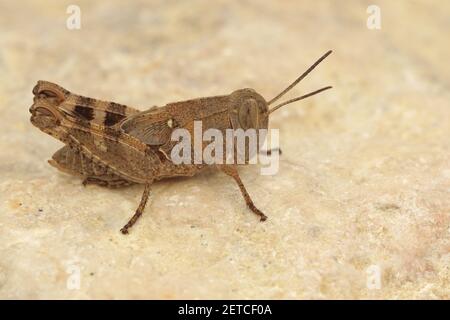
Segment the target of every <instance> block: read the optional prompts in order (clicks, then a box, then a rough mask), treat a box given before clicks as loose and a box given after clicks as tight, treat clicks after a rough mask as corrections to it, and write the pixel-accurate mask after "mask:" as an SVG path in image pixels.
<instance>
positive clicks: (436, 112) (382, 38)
mask: <svg viewBox="0 0 450 320" xmlns="http://www.w3.org/2000/svg"><path fill="white" fill-rule="evenodd" d="M74 5H75V6H74ZM449 16H450V5H449V4H448V3H447V2H445V1H406V0H405V1H395V2H394V1H381V0H377V1H345V2H338V1H298V0H297V1H275V0H274V1H250V0H245V1H127V2H124V1H76V2H74V1H6V0H0V30H1V31H0V111H1V113H2V116H1V117H0V176H1V179H0V200H1V202H0V243H1V244H0V297H1V298H33V299H37V298H254V299H255V298H256V299H257V298H275V299H284V298H290V299H299V298H308V299H311V298H425V299H434V298H447V299H448V298H449V295H448V293H449V265H450V255H449V252H450V244H449V221H450V200H449V199H450V197H449V194H450V166H449V164H450V161H449V151H450V142H449V136H450V106H449V100H450V94H449V87H450V85H449V84H450V83H449V82H450V65H449V64H448V63H447V60H448V57H449V56H450V45H449V42H448V33H449V31H450V20H449V19H448V18H449ZM329 49H332V50H333V51H334V53H333V54H332V55H331V56H330V57H329V58H328V59H327V60H326V61H325V62H324V63H322V64H321V65H320V66H319V67H318V68H317V69H316V70H314V72H313V73H312V74H310V75H309V76H308V78H306V79H305V80H304V81H303V82H302V83H301V84H300V85H298V86H297V87H296V88H295V89H294V90H292V91H291V92H290V94H289V96H288V97H295V96H298V95H300V94H302V93H306V92H309V91H312V90H314V89H317V88H319V87H322V86H326V85H332V86H333V87H334V88H333V89H332V90H330V91H327V92H326V93H323V94H321V95H319V96H316V97H313V98H311V99H308V100H305V101H303V102H300V103H296V104H293V105H290V106H289V107H285V108H283V109H282V110H280V111H279V112H277V113H275V114H274V116H273V117H272V118H271V123H270V127H271V128H278V129H280V147H281V148H282V150H283V155H282V158H281V163H280V172H279V173H278V174H277V175H276V176H269V177H263V176H260V175H259V170H258V168H253V167H249V168H245V169H243V170H242V173H241V176H242V179H243V181H244V183H245V184H246V186H247V189H248V190H249V193H250V194H251V195H252V197H253V199H254V201H255V203H256V205H257V206H258V207H259V208H261V209H262V210H263V211H264V212H265V213H266V214H267V215H268V216H269V220H268V221H267V222H266V223H264V224H260V223H259V222H257V220H256V219H255V217H253V216H252V214H251V213H250V212H249V211H248V210H247V209H246V208H245V204H244V202H243V201H241V199H240V198H239V197H240V195H239V191H238V189H237V187H236V186H235V185H234V183H233V181H231V180H230V179H229V178H227V177H225V176H223V175H221V174H206V175H201V176H199V177H195V178H193V179H186V180H183V179H182V180H180V181H176V182H172V181H168V182H161V183H158V184H157V185H155V188H154V189H153V192H152V197H151V199H150V205H148V206H147V209H146V212H145V214H144V218H143V219H141V221H140V222H139V223H138V225H136V227H135V229H134V230H133V232H132V234H131V235H130V236H128V237H124V236H122V235H121V234H120V233H119V231H118V230H119V229H120V227H121V226H122V225H123V224H124V222H126V221H127V219H128V217H129V216H130V214H131V213H132V212H133V210H134V209H135V207H136V205H137V203H138V200H139V197H140V194H141V192H142V190H141V188H140V187H139V186H136V187H132V188H127V189H124V190H105V189H103V188H100V187H96V186H89V187H88V188H83V187H82V186H81V183H80V181H79V179H76V178H73V177H68V176H65V175H63V174H61V173H59V172H57V171H56V170H54V168H52V167H50V166H49V165H48V164H47V162H46V160H47V159H49V158H50V157H51V155H52V154H53V153H54V152H55V151H56V150H57V149H58V148H59V147H60V146H61V143H60V142H58V141H55V140H53V139H52V138H51V137H50V136H46V135H44V134H43V133H42V132H40V131H39V130H38V129H36V128H34V127H33V126H32V125H31V124H30V123H29V112H28V108H29V107H30V105H31V104H32V94H31V90H32V88H33V86H34V85H35V83H36V82H37V81H38V80H47V81H51V82H55V83H58V84H60V85H61V86H63V87H65V88H66V89H68V90H70V91H72V92H75V93H78V94H82V95H85V96H90V97H94V98H98V99H103V100H110V101H115V102H119V103H123V104H127V105H130V106H135V107H137V108H139V109H141V110H145V109H146V108H149V107H151V106H154V105H158V106H162V105H164V104H166V103H169V102H174V101H178V100H187V99H191V98H195V97H201V96H211V95H221V94H228V93H231V92H232V91H234V90H236V89H239V88H245V87H250V88H254V89H255V90H256V91H257V92H259V93H260V94H262V95H263V96H264V97H265V98H266V99H270V98H272V97H273V96H274V95H276V94H277V93H278V92H280V91H281V90H282V89H283V88H285V87H286V86H287V85H288V84H289V83H290V82H292V81H293V80H294V79H295V78H296V77H297V76H298V75H299V74H300V73H301V72H303V71H304V70H305V69H306V68H307V67H308V66H309V65H310V64H311V63H312V62H314V61H315V60H316V59H317V58H318V57H319V56H321V55H322V54H323V53H325V52H326V51H327V50H329ZM286 98H287V97H286ZM74 270H75V271H74ZM74 275H75V280H74V278H73V277H72V276H74ZM77 279H78V280H79V281H78V280H77ZM73 281H75V282H73ZM77 281H78V282H77ZM71 283H72V284H73V283H75V285H74V287H73V286H72V285H71ZM77 283H78V286H77ZM118 288H120V290H118Z"/></svg>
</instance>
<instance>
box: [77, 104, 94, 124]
mask: <svg viewBox="0 0 450 320" xmlns="http://www.w3.org/2000/svg"><path fill="white" fill-rule="evenodd" d="M74 111H75V113H76V114H78V115H79V116H81V117H83V118H84V119H85V120H88V121H90V120H92V119H94V110H93V109H92V108H91V107H85V106H80V105H76V106H75V110H74Z"/></svg>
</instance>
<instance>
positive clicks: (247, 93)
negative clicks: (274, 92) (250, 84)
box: [230, 89, 269, 130]
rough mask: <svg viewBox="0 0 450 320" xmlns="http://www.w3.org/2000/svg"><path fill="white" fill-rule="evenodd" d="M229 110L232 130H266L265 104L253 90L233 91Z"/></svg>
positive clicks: (266, 108) (266, 109)
mask: <svg viewBox="0 0 450 320" xmlns="http://www.w3.org/2000/svg"><path fill="white" fill-rule="evenodd" d="M230 109H231V110H230V115H231V116H230V117H231V119H230V120H231V123H232V125H233V128H234V129H238V128H241V129H243V130H247V129H267V126H268V123H269V121H268V120H269V119H268V117H267V116H266V114H267V111H268V107H267V102H266V100H265V99H264V98H263V97H262V96H261V95H260V94H258V93H257V92H256V91H255V90H253V89H241V90H236V91H234V92H233V93H232V94H231V95H230Z"/></svg>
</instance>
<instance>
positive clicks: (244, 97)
mask: <svg viewBox="0 0 450 320" xmlns="http://www.w3.org/2000/svg"><path fill="white" fill-rule="evenodd" d="M329 54H331V50H330V51H328V52H327V53H326V54H324V55H323V56H322V57H321V58H320V59H318V60H317V61H316V62H315V63H314V64H313V65H312V66H311V67H309V68H308V69H307V70H306V71H305V72H304V73H303V74H302V75H301V76H300V77H298V78H297V79H296V80H295V81H294V82H293V83H291V84H290V85H289V86H288V87H287V88H286V89H285V90H283V91H282V92H281V93H279V94H278V95H277V96H276V97H274V98H273V99H271V100H269V101H266V100H265V99H264V98H263V97H262V96H261V95H260V94H258V93H257V92H256V91H255V90H253V89H240V90H236V91H234V92H233V93H231V94H229V95H222V96H214V97H206V98H197V99H192V100H187V101H181V102H175V103H168V104H166V105H165V106H163V107H153V108H150V109H148V110H146V111H139V110H138V109H135V108H132V107H129V106H126V105H123V104H118V103H115V102H108V101H101V100H97V99H92V98H88V97H84V96H81V95H76V94H73V93H71V92H69V91H67V90H66V89H64V88H62V87H60V86H58V85H56V84H54V83H50V82H47V81H38V83H37V85H36V86H35V87H34V88H33V94H34V98H33V105H32V106H31V107H30V113H31V119H30V121H31V123H32V124H33V125H34V126H36V127H38V128H39V129H40V130H42V131H43V132H45V133H47V134H49V135H51V136H53V137H54V138H56V139H58V140H60V141H62V142H63V143H64V144H65V146H64V147H62V148H61V149H59V150H58V151H57V152H56V153H55V154H54V155H53V156H52V159H51V160H49V164H50V165H52V166H54V167H56V168H57V169H59V170H61V171H63V172H66V173H69V174H72V175H76V176H80V177H82V178H83V184H84V185H87V184H96V185H100V186H104V187H110V188H117V187H124V186H129V185H132V184H143V185H144V186H145V187H144V192H143V194H142V197H141V201H140V203H139V206H138V208H137V209H136V211H135V213H134V215H133V216H132V217H131V219H130V220H129V221H128V223H127V224H126V225H125V226H124V227H123V228H122V229H121V230H120V231H121V232H122V233H123V234H127V233H128V230H129V228H131V227H132V226H133V225H134V224H135V223H136V221H137V220H138V219H139V217H140V216H141V215H142V213H143V211H144V208H145V205H146V203H147V200H148V197H149V194H150V189H151V185H152V184H153V183H154V182H155V181H158V180H161V179H165V178H170V177H176V176H194V175H195V174H197V173H199V172H201V171H203V170H204V169H206V168H207V167H211V165H210V164H206V163H200V164H174V163H173V161H172V160H171V157H170V154H171V150H172V148H173V147H174V141H172V140H171V133H172V132H173V130H174V129H176V128H184V129H187V130H188V131H189V132H191V133H192V131H193V126H194V121H196V120H201V121H203V127H204V128H203V129H204V130H206V129H209V128H215V129H218V130H220V131H222V132H223V131H225V130H226V129H234V130H235V129H238V128H241V129H243V130H247V129H250V128H252V129H267V128H268V125H269V115H270V114H271V113H272V112H274V111H276V110H278V109H279V108H281V107H282V106H284V105H287V104H290V103H292V102H295V101H299V100H302V99H305V98H307V97H310V96H312V95H315V94H317V93H319V92H322V91H324V90H327V89H330V88H331V86H328V87H324V88H321V89H319V90H316V91H313V92H311V93H308V94H305V95H303V96H300V97H297V98H294V99H291V100H288V101H285V102H283V103H280V104H278V105H276V106H275V107H273V108H271V109H269V106H270V105H271V104H272V103H274V102H275V101H277V100H278V99H279V98H281V97H282V96H283V95H284V94H285V93H287V92H288V91H289V90H291V89H292V88H293V87H294V86H295V85H296V84H297V83H299V82H300V81H301V80H302V79H303V78H305V77H306V75H307V74H308V73H310V72H311V71H312V70H313V69H314V68H315V67H316V66H317V65H318V64H319V63H320V62H321V61H322V60H324V59H325V58H326V57H327V56H328V55H329ZM214 167H216V168H217V169H219V170H221V171H223V172H224V173H225V174H226V175H228V176H231V177H232V178H233V179H234V180H235V181H236V183H237V185H238V186H239V189H240V191H241V193H242V195H243V197H244V200H245V202H246V204H247V206H248V208H249V209H250V210H251V211H253V212H254V213H255V214H256V215H258V216H259V218H260V220H261V221H264V220H266V219H267V217H266V215H265V214H264V213H263V212H262V211H261V210H259V209H258V208H257V207H256V206H255V205H254V203H253V201H252V199H251V197H250V195H249V194H248V192H247V190H246V188H245V186H244V184H243V183H242V180H241V178H240V176H239V174H238V171H237V165H235V164H221V165H214Z"/></svg>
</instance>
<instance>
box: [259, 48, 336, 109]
mask: <svg viewBox="0 0 450 320" xmlns="http://www.w3.org/2000/svg"><path fill="white" fill-rule="evenodd" d="M332 52H333V51H332V50H329V51H328V52H327V53H325V54H324V55H323V56H321V57H320V58H319V60H317V61H316V62H314V64H313V65H312V66H311V67H309V68H308V70H306V71H305V72H303V74H302V75H301V76H300V77H298V78H297V79H296V80H295V81H294V82H292V83H291V84H290V85H289V87H287V88H286V89H284V90H283V91H282V92H281V93H279V94H278V95H277V96H276V97H275V98H273V99H272V100H270V101H269V102H268V103H267V105H270V104H272V103H274V102H275V101H277V100H278V99H279V98H281V97H282V96H283V95H284V94H285V93H286V92H288V91H289V90H291V89H292V88H293V87H295V85H296V84H297V83H299V82H300V81H302V80H303V79H304V78H305V77H306V76H307V75H308V73H310V72H311V71H312V70H313V69H314V68H315V67H317V65H318V64H319V63H321V62H322V61H323V60H324V59H325V58H326V57H328V56H329V55H330V54H331V53H332Z"/></svg>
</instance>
